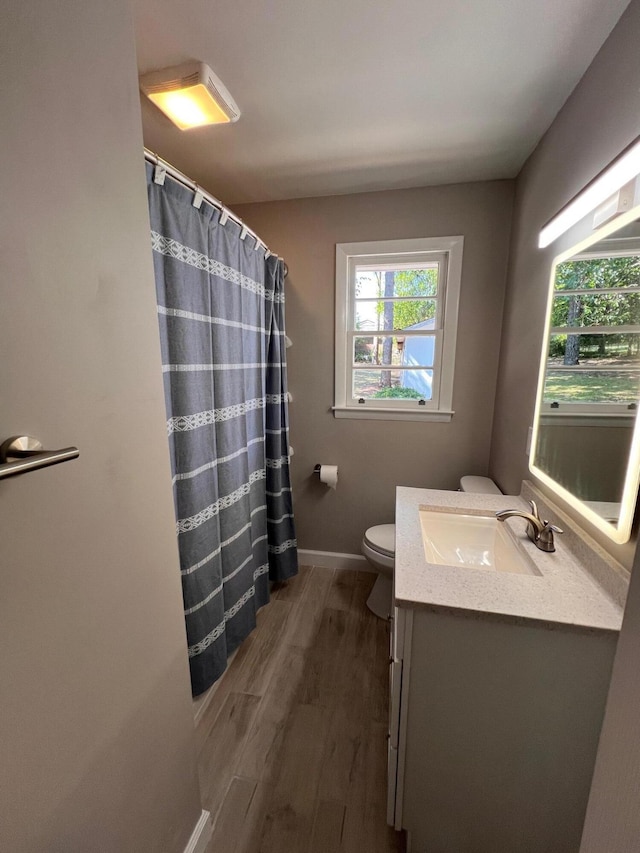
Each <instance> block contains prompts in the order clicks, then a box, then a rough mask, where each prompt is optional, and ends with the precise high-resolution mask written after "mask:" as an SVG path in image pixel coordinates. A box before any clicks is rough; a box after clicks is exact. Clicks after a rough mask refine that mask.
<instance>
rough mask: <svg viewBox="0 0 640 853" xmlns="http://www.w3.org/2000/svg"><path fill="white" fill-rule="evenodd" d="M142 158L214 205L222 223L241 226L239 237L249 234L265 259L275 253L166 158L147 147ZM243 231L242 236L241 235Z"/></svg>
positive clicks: (285, 271)
mask: <svg viewBox="0 0 640 853" xmlns="http://www.w3.org/2000/svg"><path fill="white" fill-rule="evenodd" d="M144 159H145V160H147V161H148V162H149V163H152V164H153V165H154V166H162V167H163V168H164V169H165V171H166V173H167V175H169V176H170V177H172V178H173V179H174V180H175V181H178V183H180V184H182V185H183V186H185V187H186V188H187V189H189V190H193V192H194V193H199V194H200V195H201V196H202V198H203V199H204V201H206V202H208V203H209V204H210V205H211V206H212V207H215V208H216V210H219V211H220V213H221V214H222V217H221V220H220V221H221V224H222V225H224V223H225V222H226V221H227V219H230V220H231V221H232V222H235V223H236V225H239V226H240V228H241V233H240V237H241V239H243V240H244V237H246V236H247V234H250V235H251V236H252V237H253V239H254V240H255V241H256V249H258V248H260V247H261V246H262V248H263V249H264V251H265V260H266V259H267V258H268V257H270V256H271V255H275V252H272V251H271V249H269V247H268V246H267V244H266V243H265V242H264V240H261V239H260V237H258V235H257V234H256V232H255V231H252V230H251V228H249V226H248V225H245V223H244V222H243V221H242V219H240V217H239V216H236V215H235V213H232V212H231V211H230V210H229V208H228V207H226V206H225V205H224V204H223V203H222V202H221V201H220V200H219V199H217V198H216V197H215V196H212V195H211V193H208V192H207V191H206V190H203V189H202V187H200V186H198V184H196V182H195V181H192V180H191V178H188V177H187V176H186V175H185V174H184V172H181V171H180V170H179V169H176V168H175V166H172V165H171V164H170V163H167V161H166V160H163V159H162V157H159V156H158V155H157V154H155V153H154V152H153V151H150V150H149V149H148V148H145V149H144ZM243 233H244V237H243V236H242V235H243ZM276 257H277V258H278V260H281V261H282V263H283V264H284V274H285V277H286V276H287V273H288V272H289V269H288V267H287V264H286V262H285V260H284V258H280V257H279V256H278V255H276Z"/></svg>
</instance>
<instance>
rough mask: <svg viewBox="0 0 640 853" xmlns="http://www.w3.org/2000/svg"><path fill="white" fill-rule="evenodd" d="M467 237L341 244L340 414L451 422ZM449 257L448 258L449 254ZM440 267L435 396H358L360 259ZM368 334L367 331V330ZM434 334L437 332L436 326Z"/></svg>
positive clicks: (337, 361) (338, 267)
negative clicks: (355, 388) (356, 321)
mask: <svg viewBox="0 0 640 853" xmlns="http://www.w3.org/2000/svg"><path fill="white" fill-rule="evenodd" d="M463 244H464V238H463V237H462V236H455V237H421V238H418V239H411V240H376V241H373V242H366V243H338V244H337V245H336V340H335V401H334V406H333V413H334V415H335V417H336V418H372V419H379V420H408V421H450V420H451V418H452V417H453V415H454V412H453V409H452V404H453V379H454V368H455V356H456V338H457V332H458V307H459V303H460V282H461V278H462V249H463ZM443 256H444V257H443ZM436 258H437V259H438V260H440V261H443V262H442V263H441V266H440V277H439V280H438V292H437V296H436V300H437V305H436V323H435V328H434V330H433V331H434V332H435V335H436V347H435V358H434V365H433V395H432V399H431V400H422V401H421V400H411V399H397V400H393V399H382V400H365V402H364V403H360V402H358V400H357V399H356V398H355V397H353V395H352V388H353V380H352V374H353V370H354V369H355V367H354V363H353V355H352V339H353V335H354V326H355V324H354V321H353V318H354V309H355V271H356V266H357V265H358V264H366V263H381V264H385V263H388V264H395V263H397V264H406V263H415V264H416V266H418V265H419V264H421V263H428V262H429V261H433V260H435V259H436ZM361 334H362V333H361ZM430 334H431V331H430Z"/></svg>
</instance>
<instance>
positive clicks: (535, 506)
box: [529, 500, 547, 524]
mask: <svg viewBox="0 0 640 853" xmlns="http://www.w3.org/2000/svg"><path fill="white" fill-rule="evenodd" d="M529 504H530V505H531V512H532V513H533V515H535V517H536V518H537V519H538V521H542V519H541V518H540V513H539V512H538V504H537V503H536V502H535V501H532V500H530V501H529ZM542 523H543V524H546V523H547V522H546V521H542Z"/></svg>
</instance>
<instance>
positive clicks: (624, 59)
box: [490, 2, 640, 566]
mask: <svg viewBox="0 0 640 853" xmlns="http://www.w3.org/2000/svg"><path fill="white" fill-rule="evenodd" d="M639 39H640V3H638V2H633V3H632V4H631V5H630V6H629V8H628V9H627V11H626V12H625V14H624V15H623V16H622V18H621V19H620V22H619V23H618V25H617V26H616V28H615V29H614V30H613V32H612V34H611V35H610V37H609V38H608V40H607V41H606V42H605V44H604V45H603V47H602V49H601V50H600V52H599V54H598V55H597V57H596V58H595V60H594V61H593V63H592V64H591V66H590V67H589V69H588V70H587V72H586V73H585V75H584V77H583V78H582V80H581V81H580V83H579V84H578V86H577V87H576V89H575V90H574V92H573V93H572V95H571V96H570V98H569V99H568V101H567V102H566V104H565V106H564V107H563V108H562V110H561V111H560V113H559V114H558V116H557V118H556V120H555V121H554V123H553V124H552V125H551V127H550V129H549V131H548V132H547V133H546V135H545V136H544V138H543V139H542V141H541V142H540V144H539V145H538V147H537V148H536V150H535V152H534V153H533V155H532V156H531V157H530V159H529V160H528V162H527V163H526V165H525V167H524V169H523V171H522V172H521V174H520V175H519V177H518V180H517V184H516V201H515V209H514V218H513V225H512V242H511V253H510V263H509V275H508V283H507V299H506V303H505V309H504V325H503V331H502V346H501V351H500V372H499V376H498V390H497V395H496V409H495V417H494V428H493V439H492V446H491V464H490V472H491V475H492V476H493V477H494V478H495V479H496V480H497V481H498V482H499V483H500V484H501V486H502V487H503V489H505V490H507V491H514V490H517V489H518V486H519V483H520V481H521V480H522V479H523V478H525V477H527V476H529V474H528V469H527V456H526V455H525V447H526V439H527V430H528V427H529V426H530V425H531V423H532V419H533V409H534V403H535V394H536V383H537V375H538V370H537V368H538V362H539V359H540V340H541V336H542V331H543V327H544V319H545V316H544V315H545V308H546V299H547V288H548V283H549V272H550V268H551V261H552V259H553V257H554V255H555V254H556V252H557V246H555V245H551V246H549V247H548V248H547V249H545V250H540V249H538V247H537V240H538V234H539V232H540V229H541V228H542V226H543V225H544V224H545V223H546V222H547V221H548V220H549V219H550V218H551V217H552V216H553V215H554V214H555V213H557V211H558V210H559V209H560V208H561V207H562V206H563V205H564V204H566V203H567V202H568V201H569V200H570V199H571V198H572V197H573V196H574V195H575V194H576V193H578V192H579V191H580V190H581V189H582V188H583V187H584V186H585V185H586V184H587V183H588V182H589V181H590V180H591V179H592V178H593V177H594V176H595V175H596V174H598V172H600V171H601V169H603V168H604V167H605V166H606V165H607V164H608V163H609V162H610V161H611V160H612V159H613V158H614V157H616V156H617V155H618V154H619V153H620V151H622V150H623V149H624V148H625V147H626V146H627V145H628V144H629V143H630V142H631V141H632V140H633V139H635V137H636V136H638V134H640V64H639V63H638V61H637V56H638V40H639ZM594 536H596V538H598V539H599V540H600V541H601V543H602V544H603V545H604V547H606V548H607V549H608V550H609V551H611V552H612V553H614V554H615V555H616V556H617V557H618V559H620V560H621V561H622V562H623V563H625V564H626V565H627V566H630V565H631V562H632V559H633V553H634V550H635V545H634V544H633V543H632V544H630V545H626V546H621V547H620V546H619V547H615V546H614V545H613V544H612V543H610V541H609V540H607V539H606V538H604V537H602V536H599V535H598V534H597V533H596V532H594Z"/></svg>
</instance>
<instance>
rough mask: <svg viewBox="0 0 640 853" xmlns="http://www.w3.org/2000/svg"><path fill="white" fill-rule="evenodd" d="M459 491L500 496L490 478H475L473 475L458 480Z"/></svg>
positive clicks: (466, 475)
mask: <svg viewBox="0 0 640 853" xmlns="http://www.w3.org/2000/svg"><path fill="white" fill-rule="evenodd" d="M460 491H461V492H477V493H478V494H482V495H501V494H502V492H501V491H500V489H499V488H498V487H497V486H496V484H495V483H494V482H493V480H492V479H491V478H490V477H477V476H476V475H475V474H465V476H464V477H461V478H460Z"/></svg>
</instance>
